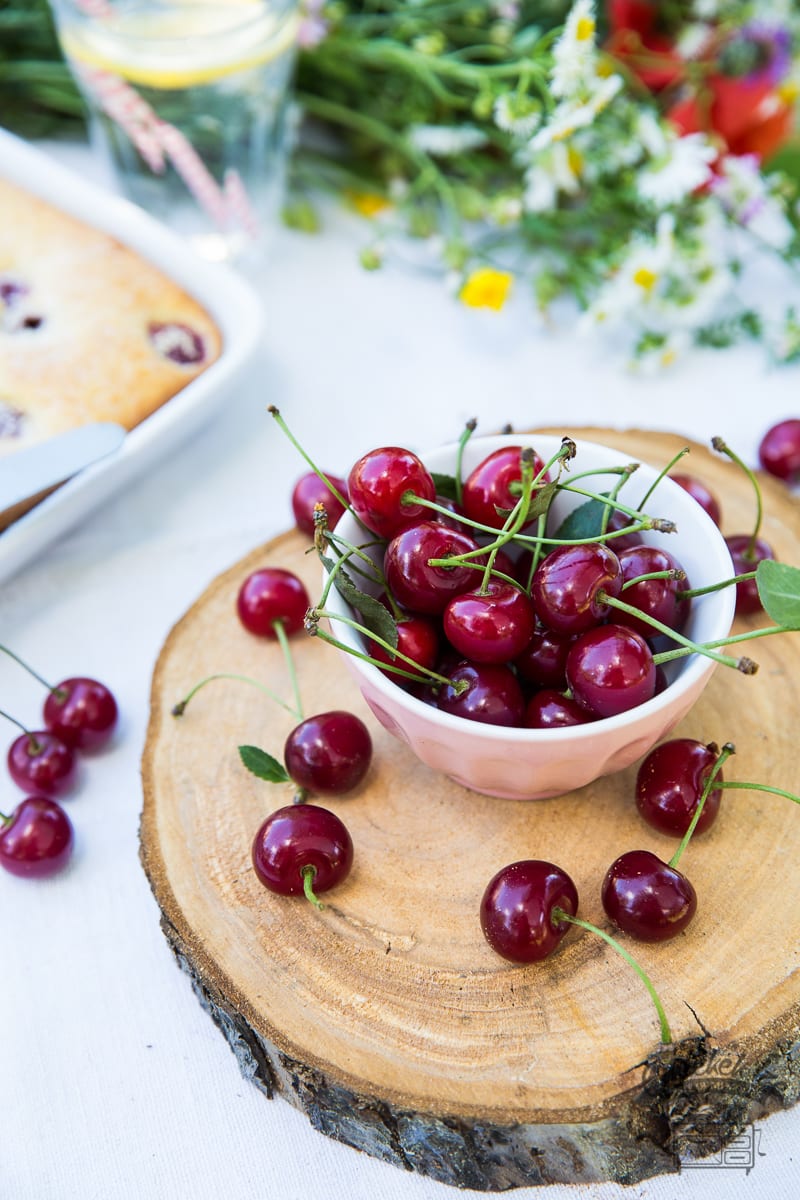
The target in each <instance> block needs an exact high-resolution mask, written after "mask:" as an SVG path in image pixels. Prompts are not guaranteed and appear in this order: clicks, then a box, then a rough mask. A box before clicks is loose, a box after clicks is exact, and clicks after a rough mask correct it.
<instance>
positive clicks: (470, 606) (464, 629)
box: [444, 579, 535, 663]
mask: <svg viewBox="0 0 800 1200" xmlns="http://www.w3.org/2000/svg"><path fill="white" fill-rule="evenodd" d="M534 625H535V617H534V613H533V605H532V604H531V602H530V599H529V597H528V596H527V594H526V593H525V592H522V591H520V589H519V588H518V587H516V586H515V585H514V584H513V583H503V582H502V580H499V579H490V580H489V582H488V584H487V585H486V589H485V591H484V590H483V589H482V588H474V589H473V590H472V591H469V592H462V593H461V595H460V596H454V597H453V599H452V600H451V601H450V602H449V603H448V605H447V608H446V609H445V610H444V633H445V637H446V638H447V640H448V641H449V642H450V645H451V646H454V647H455V649H456V650H458V651H459V652H460V653H461V654H463V655H464V657H465V658H468V659H470V660H471V661H472V662H483V663H504V662H508V661H509V660H510V659H512V658H516V657H517V655H518V654H520V653H521V652H522V650H523V649H524V648H525V646H527V644H528V642H529V641H530V640H531V636H532V634H533V629H534Z"/></svg>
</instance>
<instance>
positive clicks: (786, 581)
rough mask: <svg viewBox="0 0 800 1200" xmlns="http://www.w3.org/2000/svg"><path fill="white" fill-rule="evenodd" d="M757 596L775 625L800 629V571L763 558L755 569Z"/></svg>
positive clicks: (785, 564)
mask: <svg viewBox="0 0 800 1200" xmlns="http://www.w3.org/2000/svg"><path fill="white" fill-rule="evenodd" d="M756 584H757V586H758V596H759V599H760V600H761V603H762V605H763V606H764V611H765V612H766V614H767V616H769V617H771V618H772V620H773V621H774V622H775V624H776V625H783V626H784V627H785V628H787V629H800V569H798V568H797V567H790V566H789V565H788V564H787V563H779V562H775V561H774V560H773V559H770V558H765V559H762V560H761V562H760V563H759V564H758V566H757V567H756Z"/></svg>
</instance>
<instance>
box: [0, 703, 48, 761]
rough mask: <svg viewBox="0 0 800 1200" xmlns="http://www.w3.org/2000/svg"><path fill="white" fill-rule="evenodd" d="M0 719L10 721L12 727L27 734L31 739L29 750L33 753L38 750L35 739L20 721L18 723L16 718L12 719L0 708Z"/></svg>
mask: <svg viewBox="0 0 800 1200" xmlns="http://www.w3.org/2000/svg"><path fill="white" fill-rule="evenodd" d="M0 717H5V719H6V720H7V721H10V722H11V724H12V725H16V727H17V729H21V730H22V732H23V733H25V734H27V735H28V737H29V738H30V739H31V748H32V749H33V750H34V751H35V750H38V749H39V743H38V742H37V741H36V738H35V737H34V736H33V734H32V733H31V731H30V729H26V728H25V726H24V725H23V724H22V722H21V721H18V720H17V718H16V717H12V716H11V714H10V713H7V712H4V711H3V709H2V708H0Z"/></svg>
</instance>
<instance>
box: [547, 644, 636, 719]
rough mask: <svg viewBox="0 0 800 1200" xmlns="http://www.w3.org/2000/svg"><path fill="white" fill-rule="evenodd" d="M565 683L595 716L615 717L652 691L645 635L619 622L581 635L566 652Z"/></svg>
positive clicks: (583, 705) (633, 706)
mask: <svg viewBox="0 0 800 1200" xmlns="http://www.w3.org/2000/svg"><path fill="white" fill-rule="evenodd" d="M567 684H568V685H569V689H570V691H571V692H572V694H573V696H574V697H575V699H576V700H577V701H578V703H579V704H580V705H581V706H582V707H583V708H585V709H586V710H587V711H588V712H590V713H592V714H593V715H594V716H596V717H614V716H616V715H617V713H622V712H627V711H628V710H629V709H631V708H637V707H638V706H639V705H640V704H644V703H645V701H647V700H650V699H652V697H653V695H654V694H655V686H656V668H655V664H654V663H653V655H652V652H651V650H650V647H649V646H648V645H647V642H646V641H645V640H644V638H642V637H640V636H639V634H638V633H634V632H633V631H632V630H631V629H625V627H624V626H622V625H599V626H598V627H597V628H596V629H590V630H589V631H588V632H587V633H583V634H581V636H580V637H579V638H577V639H576V641H575V642H574V643H573V645H572V646H571V647H570V651H569V654H568V655H567Z"/></svg>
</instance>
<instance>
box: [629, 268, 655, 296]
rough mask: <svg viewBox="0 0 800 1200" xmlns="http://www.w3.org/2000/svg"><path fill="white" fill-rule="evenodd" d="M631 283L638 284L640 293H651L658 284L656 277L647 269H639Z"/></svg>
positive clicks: (653, 272)
mask: <svg viewBox="0 0 800 1200" xmlns="http://www.w3.org/2000/svg"><path fill="white" fill-rule="evenodd" d="M633 282H634V283H635V284H638V286H639V287H640V288H641V289H642V291H644V292H652V290H653V288H654V287H655V286H656V284H657V283H658V275H657V274H656V273H655V271H651V270H650V268H649V267H639V269H638V271H635V272H634V276H633Z"/></svg>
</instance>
